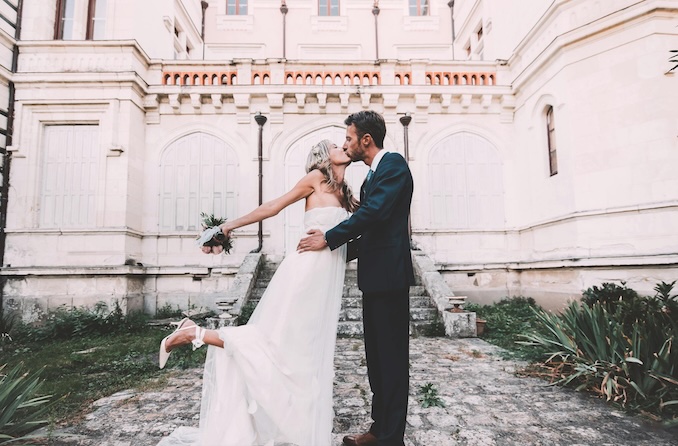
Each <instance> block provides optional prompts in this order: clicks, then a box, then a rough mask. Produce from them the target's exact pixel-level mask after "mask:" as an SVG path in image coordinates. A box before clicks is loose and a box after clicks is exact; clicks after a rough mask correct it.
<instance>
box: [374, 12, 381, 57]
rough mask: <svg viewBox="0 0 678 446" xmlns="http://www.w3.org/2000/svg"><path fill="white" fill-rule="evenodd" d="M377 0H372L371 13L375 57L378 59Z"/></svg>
mask: <svg viewBox="0 0 678 446" xmlns="http://www.w3.org/2000/svg"><path fill="white" fill-rule="evenodd" d="M379 12H380V10H379V0H374V5H373V6H372V14H374V47H375V48H376V53H377V58H376V60H379V21H378V20H377V17H379Z"/></svg>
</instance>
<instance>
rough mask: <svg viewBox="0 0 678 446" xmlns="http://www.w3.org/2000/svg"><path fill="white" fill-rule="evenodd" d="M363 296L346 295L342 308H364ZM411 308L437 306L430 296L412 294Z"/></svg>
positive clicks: (342, 301)
mask: <svg viewBox="0 0 678 446" xmlns="http://www.w3.org/2000/svg"><path fill="white" fill-rule="evenodd" d="M362 306H363V298H362V297H344V298H343V299H342V300H341V307H342V308H362ZM410 308H435V305H433V301H431V298H430V297H429V296H410Z"/></svg>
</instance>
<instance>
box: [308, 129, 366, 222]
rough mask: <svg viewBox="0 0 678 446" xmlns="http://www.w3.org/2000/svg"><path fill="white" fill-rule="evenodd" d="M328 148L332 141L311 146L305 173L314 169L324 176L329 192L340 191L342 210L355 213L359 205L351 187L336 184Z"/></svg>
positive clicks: (344, 183)
mask: <svg viewBox="0 0 678 446" xmlns="http://www.w3.org/2000/svg"><path fill="white" fill-rule="evenodd" d="M330 147H332V141H330V140H328V139H323V140H322V141H320V142H319V143H318V144H316V145H314V146H313V148H312V149H311V151H310V152H309V153H308V157H307V158H306V173H309V172H310V171H312V170H316V169H317V170H319V171H320V172H322V174H323V175H324V176H325V183H326V184H327V186H328V188H329V189H330V191H331V192H336V191H337V190H339V189H341V198H342V205H343V206H344V208H345V209H346V210H347V211H349V212H355V211H356V209H358V206H359V203H358V201H357V200H356V199H355V198H353V191H352V190H351V187H350V186H349V185H348V184H347V183H346V181H342V182H341V183H338V182H337V180H336V179H335V178H334V173H333V172H332V162H331V161H330Z"/></svg>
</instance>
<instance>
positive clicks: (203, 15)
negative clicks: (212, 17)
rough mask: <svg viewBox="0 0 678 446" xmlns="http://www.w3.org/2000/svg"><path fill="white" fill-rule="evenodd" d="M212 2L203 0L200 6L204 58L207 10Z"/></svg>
mask: <svg viewBox="0 0 678 446" xmlns="http://www.w3.org/2000/svg"><path fill="white" fill-rule="evenodd" d="M209 5H210V4H209V3H207V2H206V1H205V0H202V1H201V2H200V6H201V7H202V29H201V31H200V38H201V39H202V58H203V60H205V10H206V9H207V7H208V6H209Z"/></svg>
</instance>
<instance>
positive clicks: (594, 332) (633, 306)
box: [525, 282, 678, 419]
mask: <svg viewBox="0 0 678 446" xmlns="http://www.w3.org/2000/svg"><path fill="white" fill-rule="evenodd" d="M674 284H675V282H674V283H671V284H666V283H664V282H662V283H661V284H658V285H657V286H656V287H655V291H656V292H657V294H656V295H655V296H650V297H641V296H638V295H637V293H635V291H633V290H629V289H628V288H626V287H625V286H623V287H614V286H610V284H603V288H597V287H593V288H590V289H589V290H587V291H586V292H585V293H584V297H585V299H584V303H583V304H580V303H578V302H572V303H571V304H570V306H569V307H568V308H567V309H566V310H565V311H564V312H563V313H562V314H561V315H555V314H551V313H547V312H544V311H539V310H535V313H536V315H537V316H538V318H539V319H540V320H541V321H542V322H543V324H544V326H545V327H546V328H547V331H545V332H542V333H538V334H536V333H533V334H529V335H526V336H525V338H526V339H527V342H526V345H532V346H537V347H539V348H541V349H546V350H547V351H548V352H549V353H550V357H549V359H548V360H547V361H546V362H545V367H547V368H549V369H550V370H551V373H552V377H553V378H554V380H555V381H556V382H558V383H562V384H568V385H574V386H576V387H577V389H588V390H590V391H593V392H595V393H598V394H600V395H602V396H604V397H605V398H606V399H607V400H608V401H612V402H614V403H617V404H618V405H620V406H621V407H623V408H626V409H629V410H633V411H647V412H653V413H658V414H660V415H662V416H663V417H664V418H666V419H670V418H676V417H678V351H677V350H676V348H674V346H673V344H674V342H676V338H677V335H678V329H677V324H676V321H677V320H678V309H677V307H678V302H677V301H676V296H672V295H671V291H672V288H673V285H674ZM608 292H609V293H608ZM619 292H621V293H622V294H618V297H617V299H616V301H615V302H612V301H613V300H614V299H611V298H607V296H609V295H610V293H619ZM611 295H612V296H613V295H614V294H611ZM620 297H621V298H620Z"/></svg>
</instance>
